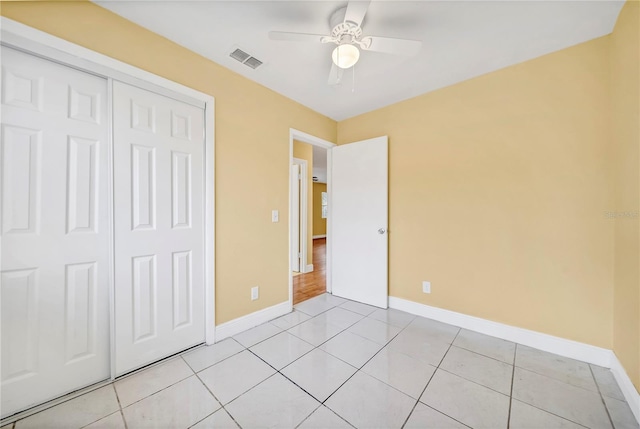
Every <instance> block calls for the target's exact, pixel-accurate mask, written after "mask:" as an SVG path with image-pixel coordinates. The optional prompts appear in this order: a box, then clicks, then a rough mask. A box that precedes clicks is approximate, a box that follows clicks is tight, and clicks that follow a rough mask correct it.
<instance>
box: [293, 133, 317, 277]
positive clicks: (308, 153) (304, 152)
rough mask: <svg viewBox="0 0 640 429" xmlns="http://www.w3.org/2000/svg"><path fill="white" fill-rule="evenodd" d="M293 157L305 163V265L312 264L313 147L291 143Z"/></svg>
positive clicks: (296, 142)
mask: <svg viewBox="0 0 640 429" xmlns="http://www.w3.org/2000/svg"><path fill="white" fill-rule="evenodd" d="M293 157H294V158H299V159H304V160H306V161H307V265H308V264H313V146H311V145H310V144H307V143H302V142H299V141H298V140H294V141H293Z"/></svg>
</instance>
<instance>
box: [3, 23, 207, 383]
mask: <svg viewBox="0 0 640 429" xmlns="http://www.w3.org/2000/svg"><path fill="white" fill-rule="evenodd" d="M0 29H1V31H0V40H1V41H2V44H3V45H6V46H10V47H13V48H15V49H19V50H21V51H24V52H28V53H30V54H34V55H37V56H40V57H43V58H46V59H49V60H51V61H55V62H58V63H61V64H64V65H67V66H71V67H74V68H76V69H79V70H83V71H85V72H88V73H91V74H94V75H97V76H101V77H104V78H107V79H109V80H110V81H112V80H114V79H115V80H118V81H122V82H126V83H129V84H132V85H134V86H137V87H140V88H143V89H147V90H149V91H153V92H156V93H159V94H162V95H165V96H168V97H171V98H174V99H177V100H180V101H183V102H186V103H189V104H192V105H195V106H197V107H200V108H204V111H205V152H204V153H205V157H206V159H205V180H206V182H205V187H204V192H205V208H204V211H205V243H204V253H205V254H204V260H205V268H204V270H205V272H204V275H205V304H204V305H205V338H204V340H205V342H206V343H207V344H212V343H214V342H215V326H214V325H215V266H214V261H215V254H214V252H215V217H214V216H215V196H214V190H215V184H214V177H215V171H214V166H215V162H214V154H215V129H214V122H215V100H214V98H213V97H212V96H211V95H209V94H206V93H203V92H200V91H197V90H195V89H192V88H189V87H187V86H184V85H182V84H180V83H177V82H173V81H171V80H168V79H165V78H163V77H160V76H158V75H155V74H153V73H150V72H147V71H145V70H142V69H139V68H137V67H134V66H132V65H129V64H126V63H124V62H122V61H118V60H116V59H113V58H111V57H108V56H106V55H103V54H100V53H98V52H95V51H92V50H90V49H87V48H84V47H82V46H79V45H76V44H74V43H71V42H68V41H66V40H64V39H61V38H58V37H56V36H53V35H51V34H48V33H45V32H43V31H40V30H37V29H35V28H32V27H29V26H27V25H24V24H22V23H19V22H16V21H13V20H11V19H8V18H5V17H0ZM111 192H113V191H112V190H111ZM112 216H113V214H112ZM111 262H112V263H113V260H112V261H111ZM112 269H113V264H112ZM112 283H113V282H112ZM112 287H113V284H112ZM111 317H112V318H113V313H112V314H111ZM111 327H112V328H113V325H112V326H111ZM112 332H113V329H112ZM112 344H114V343H113V342H112ZM112 357H113V356H112ZM113 361H114V359H112V362H113ZM111 369H112V378H113V374H114V373H113V364H112V365H111Z"/></svg>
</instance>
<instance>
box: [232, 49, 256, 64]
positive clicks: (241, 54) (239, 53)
mask: <svg viewBox="0 0 640 429" xmlns="http://www.w3.org/2000/svg"><path fill="white" fill-rule="evenodd" d="M229 56H230V57H231V58H233V59H234V60H238V61H240V62H241V63H243V62H245V60H246V59H247V58H249V57H250V56H251V55H249V54H247V53H246V52H245V51H243V50H242V49H236V50H235V51H233V52H231V53H230V54H229Z"/></svg>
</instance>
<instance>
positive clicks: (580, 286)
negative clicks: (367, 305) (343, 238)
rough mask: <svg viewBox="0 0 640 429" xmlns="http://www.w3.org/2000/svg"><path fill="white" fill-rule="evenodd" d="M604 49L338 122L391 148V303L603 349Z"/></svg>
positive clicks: (599, 45)
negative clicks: (424, 285)
mask: <svg viewBox="0 0 640 429" xmlns="http://www.w3.org/2000/svg"><path fill="white" fill-rule="evenodd" d="M608 42H609V40H608V38H607V37H604V38H600V39H596V40H593V41H590V42H588V43H584V44H581V45H577V46H574V47H571V48H569V49H565V50H562V51H559V52H556V53H553V54H550V55H546V56H543V57H540V58H537V59H534V60H532V61H528V62H525V63H522V64H519V65H515V66H511V67H508V68H505V69H502V70H499V71H496V72H493V73H490V74H487V75H484V76H481V77H478V78H475V79H472V80H469V81H466V82H462V83H460V84H457V85H454V86H451V87H447V88H444V89H440V90H437V91H434V92H431V93H428V94H425V95H422V96H419V97H416V98H413V99H410V100H407V101H404V102H401V103H397V104H394V105H392V106H389V107H386V108H383V109H379V110H376V111H373V112H371V113H367V114H364V115H361V116H357V117H355V118H352V119H348V120H345V121H342V122H340V123H339V124H338V142H339V143H340V144H342V143H346V142H350V141H357V140H363V139H366V138H371V137H375V136H379V135H388V136H389V185H390V188H389V219H390V224H389V231H390V234H389V261H390V266H389V285H390V291H389V292H390V295H391V296H395V297H400V298H404V299H409V300H412V301H416V302H420V303H425V304H428V305H432V306H436V307H442V308H446V309H449V310H453V311H457V312H461V313H465V314H469V315H473V316H478V317H482V318H486V319H490V320H494V321H498V322H502V323H506V324H509V325H514V326H519V327H523V328H527V329H532V330H535V331H539V332H544V333H548V334H551V335H556V336H559V337H564V338H569V339H572V340H576V341H582V342H585V343H589V344H594V345H596V346H601V347H606V348H611V346H612V309H613V302H612V298H613V297H612V293H611V290H612V282H613V223H612V222H611V221H609V220H606V219H605V218H604V216H603V212H604V211H605V210H607V209H608V208H609V207H611V203H612V198H611V195H610V194H611V193H610V184H611V177H610V172H609V168H608V166H609V165H608V162H607V159H608V154H609V151H610V144H609V140H610V137H609V136H610V126H609V62H608V48H609V43H608ZM423 280H429V281H431V285H432V293H431V294H430V295H426V294H423V293H422V290H421V282H422V281H423Z"/></svg>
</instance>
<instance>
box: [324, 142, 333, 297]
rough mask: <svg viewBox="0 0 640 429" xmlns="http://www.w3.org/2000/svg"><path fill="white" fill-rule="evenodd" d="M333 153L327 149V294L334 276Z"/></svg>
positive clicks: (330, 291)
mask: <svg viewBox="0 0 640 429" xmlns="http://www.w3.org/2000/svg"><path fill="white" fill-rule="evenodd" d="M332 169H333V151H332V150H330V149H327V242H326V254H325V261H326V262H325V270H326V271H325V276H324V277H325V279H326V280H325V281H326V283H327V292H328V293H332V291H333V283H332V280H331V279H332V277H333V276H332V274H333V262H332V259H331V257H332V255H333V250H332V249H333V241H332V240H331V237H332V235H331V234H333V216H331V208H332V207H333V202H332V201H333V200H332V198H333V178H332V177H333V176H332V174H333V173H332V172H331V171H332Z"/></svg>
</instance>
